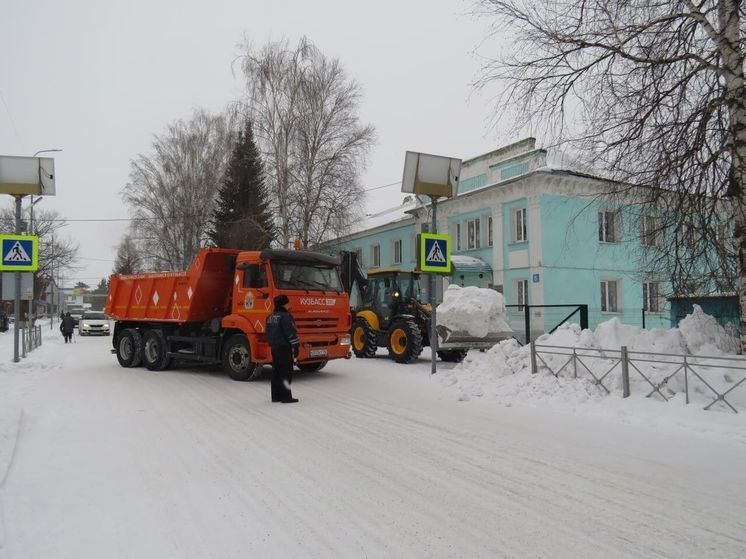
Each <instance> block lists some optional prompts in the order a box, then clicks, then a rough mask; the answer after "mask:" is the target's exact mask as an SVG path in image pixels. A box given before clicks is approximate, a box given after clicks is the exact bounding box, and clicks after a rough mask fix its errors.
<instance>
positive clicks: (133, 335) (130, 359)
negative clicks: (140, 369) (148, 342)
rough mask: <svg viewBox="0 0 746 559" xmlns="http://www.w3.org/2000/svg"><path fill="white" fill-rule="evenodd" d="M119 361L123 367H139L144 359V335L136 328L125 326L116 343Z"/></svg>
mask: <svg viewBox="0 0 746 559" xmlns="http://www.w3.org/2000/svg"><path fill="white" fill-rule="evenodd" d="M116 350H117V361H119V364H120V365H121V366H122V367H126V368H131V367H137V366H138V365H139V364H140V362H141V361H142V336H141V335H140V332H138V331H137V330H136V329H135V328H125V329H124V330H123V331H122V333H121V334H119V337H118V339H117V343H116Z"/></svg>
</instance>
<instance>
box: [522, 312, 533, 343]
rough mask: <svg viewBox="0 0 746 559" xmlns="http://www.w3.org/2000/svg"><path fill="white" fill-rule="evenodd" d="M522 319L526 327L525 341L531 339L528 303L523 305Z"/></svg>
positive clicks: (527, 341)
mask: <svg viewBox="0 0 746 559" xmlns="http://www.w3.org/2000/svg"><path fill="white" fill-rule="evenodd" d="M523 321H524V323H525V328H526V343H529V342H530V341H531V309H529V307H528V305H524V306H523Z"/></svg>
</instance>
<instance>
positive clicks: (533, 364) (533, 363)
mask: <svg viewBox="0 0 746 559" xmlns="http://www.w3.org/2000/svg"><path fill="white" fill-rule="evenodd" d="M530 345H531V374H532V375H535V374H536V369H537V367H536V344H535V343H534V342H531V344H530Z"/></svg>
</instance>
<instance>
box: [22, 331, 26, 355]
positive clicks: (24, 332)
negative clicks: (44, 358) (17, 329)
mask: <svg viewBox="0 0 746 559" xmlns="http://www.w3.org/2000/svg"><path fill="white" fill-rule="evenodd" d="M21 350H22V351H21V357H26V329H25V328H21Z"/></svg>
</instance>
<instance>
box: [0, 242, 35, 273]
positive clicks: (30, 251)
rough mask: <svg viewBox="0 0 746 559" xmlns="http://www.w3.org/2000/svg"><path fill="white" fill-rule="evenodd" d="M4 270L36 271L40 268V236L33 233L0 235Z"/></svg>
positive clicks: (0, 263)
mask: <svg viewBox="0 0 746 559" xmlns="http://www.w3.org/2000/svg"><path fill="white" fill-rule="evenodd" d="M0 250H1V251H2V252H1V254H2V261H1V262H0V271H3V272H36V271H37V270H38V269H39V238H38V237H35V236H32V235H0Z"/></svg>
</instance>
